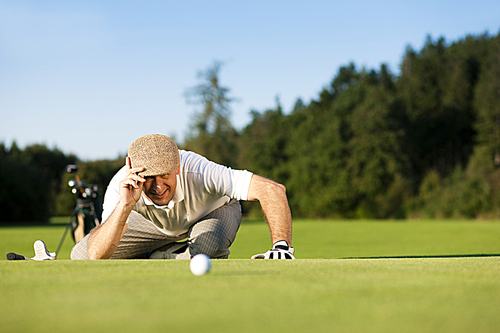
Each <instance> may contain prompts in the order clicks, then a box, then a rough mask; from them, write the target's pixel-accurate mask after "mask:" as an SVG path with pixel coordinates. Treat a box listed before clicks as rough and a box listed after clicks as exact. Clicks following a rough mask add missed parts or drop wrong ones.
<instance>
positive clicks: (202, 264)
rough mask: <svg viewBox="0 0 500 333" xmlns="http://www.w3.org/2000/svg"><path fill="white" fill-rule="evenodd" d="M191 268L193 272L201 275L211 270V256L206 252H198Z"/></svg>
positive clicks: (191, 263)
mask: <svg viewBox="0 0 500 333" xmlns="http://www.w3.org/2000/svg"><path fill="white" fill-rule="evenodd" d="M189 268H190V269H191V273H193V274H194V275H196V276H200V275H203V274H206V273H208V272H210V268H212V263H211V262H210V258H209V257H208V256H207V255H206V254H197V255H195V256H194V257H193V258H192V259H191V262H190V263H189Z"/></svg>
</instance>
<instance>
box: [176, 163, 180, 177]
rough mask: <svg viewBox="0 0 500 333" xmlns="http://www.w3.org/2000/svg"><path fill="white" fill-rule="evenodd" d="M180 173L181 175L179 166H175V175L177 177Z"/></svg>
mask: <svg viewBox="0 0 500 333" xmlns="http://www.w3.org/2000/svg"><path fill="white" fill-rule="evenodd" d="M180 173H181V165H180V164H179V165H178V166H177V171H175V174H176V175H178V174H180Z"/></svg>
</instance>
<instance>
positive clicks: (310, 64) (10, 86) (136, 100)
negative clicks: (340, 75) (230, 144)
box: [0, 0, 500, 160]
mask: <svg viewBox="0 0 500 333" xmlns="http://www.w3.org/2000/svg"><path fill="white" fill-rule="evenodd" d="M485 32H488V33H490V34H491V35H496V34H498V33H499V32H500V1H498V0H471V1H460V0H455V1H448V0H446V1H439V0H419V1H403V0H400V1H396V0H393V1H376V0H371V1H368V0H366V1H359V0H351V1H326V0H325V1H318V0H308V1H295V0H286V1H280V0H277V1H273V0H268V1H259V0H252V1H238V0H233V1H230V0H226V1H219V0H210V1H208V0H207V1H201V0H200V1H195V0H184V1H168V0H163V1H159V0H158V1H152V0H142V1H132V0H120V1H118V0H116V1H110V0H96V1H93V0H74V1H63V0H61V1H51V0H43V1H40V0H31V1H27V0H16V1H13V0H10V1H8V0H0V115H1V118H0V142H3V143H4V144H6V145H7V147H10V145H11V143H12V141H13V140H15V141H16V142H17V144H18V145H19V146H20V147H22V148H24V147H25V146H26V145H28V144H33V143H42V144H46V145H47V146H48V147H49V148H55V147H57V148H59V149H61V150H62V151H63V152H65V153H74V154H76V155H77V156H78V157H79V158H80V159H83V160H95V159H103V158H116V157H117V156H118V155H119V154H125V153H126V151H127V149H128V146H129V145H130V143H132V141H133V140H135V139H136V138H137V137H139V136H142V135H145V134H149V133H163V134H166V135H170V136H173V137H174V138H176V139H177V141H180V142H182V139H183V137H184V134H185V133H186V131H187V130H188V126H189V124H190V118H191V116H192V115H193V113H194V112H195V111H196V110H197V107H196V106H194V105H189V104H187V103H186V100H185V97H184V92H185V91H186V89H188V88H190V87H193V86H195V85H196V84H198V83H199V81H198V79H197V77H196V74H197V72H198V71H200V70H204V69H206V68H208V67H209V66H210V65H211V64H212V63H213V61H214V60H219V61H223V62H225V65H224V66H223V67H222V69H221V72H220V80H221V84H222V85H223V86H226V87H228V88H230V89H231V92H230V96H232V97H235V98H237V99H238V100H239V101H238V102H237V103H234V104H233V105H232V110H233V113H232V117H231V120H232V123H233V124H234V126H235V127H236V128H238V129H240V128H242V127H244V126H245V125H247V124H248V123H249V121H250V116H249V112H250V111H251V110H257V111H265V110H266V109H267V108H274V107H275V106H276V97H278V98H279V100H280V102H281V105H282V106H283V108H284V111H285V112H289V111H290V110H291V108H292V107H293V105H294V103H295V101H296V100H297V98H302V100H303V101H304V102H305V103H309V102H310V101H311V100H312V99H316V98H317V97H318V94H319V92H320V91H321V89H322V88H323V87H324V86H326V85H328V84H329V83H330V81H331V80H332V78H333V77H334V76H335V74H336V73H337V71H338V69H339V67H340V66H343V65H347V64H348V63H349V62H354V63H355V64H356V66H357V67H358V68H362V67H366V68H368V69H372V68H375V69H377V70H378V69H379V67H380V65H381V64H382V63H386V64H387V65H388V66H389V68H390V70H391V71H392V72H393V73H395V74H398V73H399V65H400V62H401V60H402V56H403V53H404V50H405V48H406V46H407V45H411V46H412V47H413V48H414V49H415V50H420V49H421V48H422V46H423V44H424V42H425V39H426V36H427V35H430V36H431V37H432V38H433V40H436V39H437V38H439V37H444V38H445V39H446V41H447V42H449V43H451V42H453V41H456V40H458V39H460V38H462V37H465V36H466V35H468V34H473V35H478V34H482V33H485Z"/></svg>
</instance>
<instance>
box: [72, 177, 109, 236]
mask: <svg viewBox="0 0 500 333" xmlns="http://www.w3.org/2000/svg"><path fill="white" fill-rule="evenodd" d="M73 193H74V194H75V195H76V207H75V209H74V211H73V214H72V215H71V218H70V221H69V223H70V225H71V236H72V237H73V240H74V241H75V243H78V242H79V241H80V240H81V239H82V238H83V237H85V236H86V235H87V234H88V233H89V232H90V231H91V230H92V229H94V228H95V227H96V226H98V225H99V223H100V220H101V214H102V212H101V200H100V197H99V194H98V192H97V185H93V184H89V185H86V184H85V183H84V182H80V186H76V187H73Z"/></svg>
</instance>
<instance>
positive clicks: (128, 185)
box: [71, 134, 295, 260]
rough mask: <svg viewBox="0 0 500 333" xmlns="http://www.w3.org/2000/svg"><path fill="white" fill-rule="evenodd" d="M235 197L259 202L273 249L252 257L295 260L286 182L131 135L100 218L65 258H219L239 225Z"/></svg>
mask: <svg viewBox="0 0 500 333" xmlns="http://www.w3.org/2000/svg"><path fill="white" fill-rule="evenodd" d="M239 200H248V201H255V200H258V201H259V202H260V205H261V207H262V211H263V212H264V215H265V217H266V220H267V222H268V224H269V229H270V231H271V240H272V243H273V248H272V249H271V250H269V251H267V252H266V253H263V254H257V255H254V256H253V257H252V259H295V257H294V256H293V253H294V249H293V248H292V247H291V239H292V217H291V213H290V207H289V205H288V200H287V197H286V192H285V187H284V186H283V185H281V184H278V183H276V182H274V181H272V180H269V179H266V178H264V177H260V176H258V175H255V174H252V173H251V172H248V171H246V170H233V169H231V168H228V167H225V166H222V165H219V164H217V163H214V162H211V161H209V160H207V159H206V158H204V157H202V156H200V155H198V154H196V153H194V152H189V151H184V150H179V149H178V148H177V146H176V144H175V143H174V142H173V141H172V140H171V139H170V138H169V137H167V136H164V135H160V134H150V135H146V136H143V137H140V138H138V139H137V140H135V141H134V142H133V143H132V144H131V145H130V148H129V151H128V156H127V158H126V161H125V166H124V167H123V168H121V169H120V170H119V171H118V172H117V173H116V175H115V176H114V177H113V179H112V180H111V182H110V183H109V186H108V188H107V190H106V194H105V196H104V204H103V215H102V220H103V221H104V222H103V223H101V224H100V225H99V226H97V227H96V228H94V229H93V230H92V232H91V233H90V234H88V235H87V236H86V237H85V238H83V239H82V240H81V241H80V242H79V243H77V244H76V245H75V246H74V248H73V250H72V251H71V259H74V260H75V259H76V260H78V259H80V260H81V259H109V258H111V259H132V258H150V259H190V258H192V257H193V256H195V255H196V254H199V253H204V254H206V255H208V256H209V257H211V258H215V259H225V258H227V257H228V255H229V253H230V251H229V247H230V246H231V244H232V243H233V241H234V239H235V237H236V233H237V231H238V229H239V226H240V223H241V218H242V216H241V206H240V203H239Z"/></svg>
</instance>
